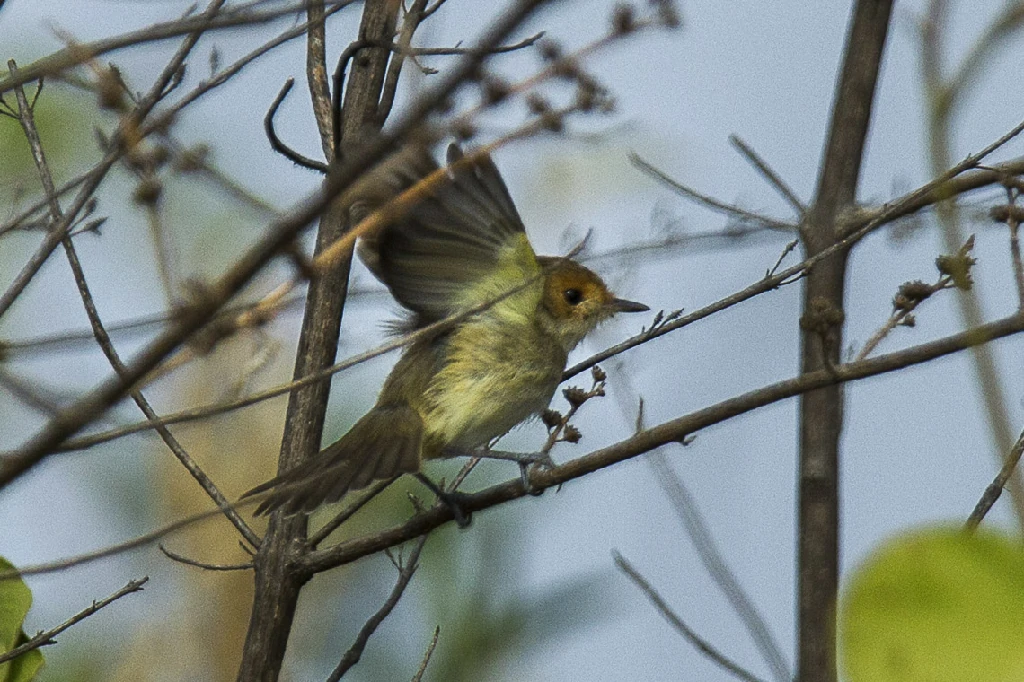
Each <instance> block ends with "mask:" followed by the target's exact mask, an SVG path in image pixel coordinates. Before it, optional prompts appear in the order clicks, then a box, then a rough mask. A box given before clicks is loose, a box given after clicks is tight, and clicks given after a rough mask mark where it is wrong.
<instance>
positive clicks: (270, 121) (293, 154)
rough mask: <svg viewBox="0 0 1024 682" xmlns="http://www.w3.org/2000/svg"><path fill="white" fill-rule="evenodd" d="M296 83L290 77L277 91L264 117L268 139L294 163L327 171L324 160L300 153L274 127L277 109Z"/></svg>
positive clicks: (281, 153) (272, 146)
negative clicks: (278, 134) (285, 141)
mask: <svg viewBox="0 0 1024 682" xmlns="http://www.w3.org/2000/svg"><path fill="white" fill-rule="evenodd" d="M294 85H295V79H294V78H289V79H288V80H286V81H285V82H284V85H283V86H281V90H280V91H279V92H278V93H277V97H275V98H274V101H273V103H271V105H270V109H268V110H267V115H266V116H264V117H263V129H264V130H265V131H266V133H267V139H268V140H269V141H270V146H271V148H272V149H273V150H274V151H275V152H277V153H278V154H280V155H281V156H283V157H285V158H286V159H288V160H289V161H291V162H292V163H294V164H296V165H298V166H302V167H303V168H308V169H309V170H312V171H316V172H318V173H326V172H327V164H326V163H324V162H322V161H317V160H315V159H311V158H309V157H308V156H303V155H302V154H300V153H298V152H297V151H295V150H294V149H292V148H291V147H289V146H288V145H286V144H285V143H284V142H282V141H281V138H279V137H278V136H277V131H276V130H275V129H274V117H275V116H277V110H278V109H279V108H280V106H281V103H282V102H284V98H285V97H287V96H288V93H289V92H291V90H292V86H294Z"/></svg>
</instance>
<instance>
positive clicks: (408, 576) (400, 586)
mask: <svg viewBox="0 0 1024 682" xmlns="http://www.w3.org/2000/svg"><path fill="white" fill-rule="evenodd" d="M426 541H427V536H426V535H424V536H423V537H421V538H420V539H419V541H418V542H417V543H416V545H415V547H413V550H412V552H410V553H409V558H408V559H406V561H405V563H404V564H402V565H400V566H399V571H398V581H397V582H396V583H395V587H394V588H393V589H392V590H391V594H390V595H389V596H388V598H387V601H385V602H384V604H383V605H382V606H381V607H380V608H379V609H378V610H377V612H376V613H374V614H373V615H372V616H370V618H369V619H368V620H367V621H366V623H364V624H363V627H362V628H361V629H360V630H359V634H358V635H356V641H355V642H353V643H352V646H351V647H349V649H348V651H346V652H345V655H344V656H342V657H341V661H340V662H339V663H338V667H337V668H335V669H334V672H332V673H331V675H330V676H329V677H328V678H327V682H338V680H340V679H341V678H342V677H343V676H344V675H345V673H347V672H348V671H349V669H351V668H352V666H354V665H355V664H356V663H358V662H359V659H360V658H361V657H362V655H363V650H364V649H365V648H366V644H367V642H369V641H370V637H371V636H373V633H374V632H376V630H377V628H378V627H380V624H381V623H383V622H384V619H385V618H387V617H388V616H389V615H390V614H391V611H393V610H394V608H395V606H397V605H398V600H399V599H401V598H402V595H403V594H404V593H405V588H406V587H408V586H409V581H410V580H412V577H413V575H415V573H416V569H417V568H419V560H420V551H421V550H422V549H423V545H424V544H425V543H426ZM424 667H425V666H424Z"/></svg>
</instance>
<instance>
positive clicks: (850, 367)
mask: <svg viewBox="0 0 1024 682" xmlns="http://www.w3.org/2000/svg"><path fill="white" fill-rule="evenodd" d="M1022 331H1024V315H1021V314H1015V315H1011V316H1009V317H1005V318H1002V319H999V320H996V321H994V322H990V323H988V324H985V325H982V326H980V327H976V328H974V329H970V330H967V331H964V332H960V333H959V334H954V335H952V336H947V337H943V338H941V339H937V340H935V341H931V342H929V343H924V344H921V345H918V346H912V347H910V348H907V349H905V350H901V351H896V352H893V353H888V354H883V355H878V356H875V357H873V358H868V359H866V360H861V361H859V362H850V363H845V364H837V365H835V366H833V367H830V368H827V369H822V370H818V371H815V372H810V373H807V374H803V375H801V376H799V377H796V378H793V379H788V380H785V381H780V382H777V383H774V384H769V385H768V386H764V387H763V388H760V389H756V390H754V391H749V392H747V393H743V394H741V395H738V396H735V397H733V398H730V399H728V400H724V401H722V402H720V403H717V404H715V405H710V406H708V407H706V408H703V409H700V410H697V411H696V412H692V413H690V414H688V415H684V416H681V417H677V418H676V419H672V420H670V421H667V422H664V423H662V424H660V425H658V426H654V427H651V428H649V429H646V430H645V431H643V432H642V433H639V434H635V435H634V436H632V437H630V438H627V439H625V440H623V441H620V442H619V443H616V444H614V445H610V446H608V447H606V448H602V449H600V450H595V451H593V452H591V453H589V454H587V455H584V456H582V457H578V458H576V459H573V460H569V461H567V462H564V463H563V464H560V465H559V466H557V467H555V468H554V469H550V470H546V471H539V472H536V473H534V474H533V476H532V477H531V482H532V483H533V485H534V486H536V487H538V488H550V487H554V486H558V485H561V484H564V483H566V482H568V481H570V480H573V479H576V478H579V477H581V476H585V475H587V474H589V473H591V472H593V471H597V470H598V469H603V468H605V467H608V466H611V465H612V464H616V463H618V462H621V461H624V460H627V459H630V458H632V457H636V456H637V455H640V454H643V453H645V452H649V451H651V450H653V449H655V448H657V447H660V446H662V445H665V444H667V443H674V442H678V441H680V440H682V439H684V438H686V437H687V436H688V435H690V434H693V433H696V432H697V431H700V430H702V429H704V428H707V427H708V426H710V425H712V424H718V423H721V422H723V421H725V420H727V419H731V418H733V417H735V416H737V415H740V414H745V413H747V412H750V411H752V410H755V409H757V408H759V407H764V406H765V405H769V404H772V403H775V402H778V401H780V400H785V399H788V398H792V397H795V396H797V395H800V394H802V393H806V392H807V391H812V390H816V389H819V388H823V387H826V386H832V385H836V384H841V383H847V382H851V381H857V380H861V379H865V378H867V377H871V376H878V375H880V374H886V373H888V372H894V371H896V370H899V369H902V368H904V367H910V366H913V365H918V364H921V363H925V362H929V361H931V360H934V359H935V358H939V357H944V356H946V355H951V354H953V353H957V352H960V351H963V350H966V349H968V348H971V347H973V346H975V345H977V344H979V343H988V342H990V341H993V340H995V339H1000V338H1005V337H1008V336H1012V335H1015V334H1019V333H1021V332H1022ZM525 494H526V491H525V489H524V487H523V484H522V482H521V481H520V480H519V479H518V478H516V479H512V480H510V481H507V482H505V483H502V484H498V485H495V486H492V487H490V488H487V489H485V490H481V491H479V492H477V493H473V494H465V495H464V497H463V498H461V499H460V504H462V506H463V507H464V508H465V511H467V512H470V513H471V512H476V511H480V510H482V509H487V508H490V507H493V506H496V505H499V504H503V503H505V502H508V501H510V500H513V499H518V498H520V497H523V496H524V495H525ZM451 520H452V514H451V512H450V511H449V510H447V509H445V508H442V507H438V508H434V509H431V510H429V511H427V512H424V513H423V514H418V515H416V516H414V517H413V518H411V519H409V520H408V521H406V522H405V523H403V524H401V525H398V526H394V527H392V528H389V529H386V530H383V531H380V532H378V533H374V534H372V535H368V536H366V537H362V538H354V539H352V540H346V541H344V542H341V543H339V544H337V545H334V546H332V547H329V548H327V549H322V550H319V551H317V552H312V553H310V554H308V555H306V556H305V557H303V558H302V560H301V563H302V565H303V566H304V568H305V569H306V570H307V571H308V572H310V573H317V572H320V571H324V570H328V569H330V568H333V567H335V566H340V565H343V564H347V563H351V562H352V561H355V560H356V559H358V558H360V557H363V556H367V555H369V554H373V553H374V552H378V551H381V550H383V549H385V548H387V547H392V546H394V545H397V544H401V543H402V542H405V541H407V540H410V539H412V538H414V537H417V536H419V535H422V534H423V533H426V532H429V531H431V530H433V529H434V528H437V527H438V526H440V525H443V524H444V523H447V522H448V521H451ZM25 570H27V569H24V570H23V572H24V571H25Z"/></svg>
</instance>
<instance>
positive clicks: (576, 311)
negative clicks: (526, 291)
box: [538, 258, 650, 353]
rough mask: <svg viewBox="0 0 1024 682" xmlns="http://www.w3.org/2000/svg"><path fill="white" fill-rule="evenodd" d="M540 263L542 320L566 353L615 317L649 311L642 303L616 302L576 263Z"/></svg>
mask: <svg viewBox="0 0 1024 682" xmlns="http://www.w3.org/2000/svg"><path fill="white" fill-rule="evenodd" d="M538 260H539V261H540V262H541V265H542V267H544V269H545V274H544V293H543V295H542V297H541V302H540V306H539V309H538V313H539V317H540V319H541V321H542V324H543V325H544V326H545V327H546V328H547V329H548V331H549V332H550V333H552V334H553V335H554V336H555V337H556V338H558V340H559V342H560V343H561V345H562V347H563V348H564V349H565V351H566V352H567V353H568V352H569V351H571V350H572V349H573V348H575V347H576V344H578V343H579V342H580V341H582V340H583V337H585V336H586V335H587V334H589V333H590V332H592V331H593V330H594V329H595V328H596V327H597V325H599V324H600V323H601V322H604V321H605V320H607V319H608V318H610V317H611V316H612V315H614V314H615V313H639V312H643V311H645V310H650V308H648V307H647V306H645V305H644V304H643V303H636V302H634V301H627V300H624V299H621V298H616V297H615V295H614V294H613V293H612V292H611V291H610V290H609V289H608V286H607V285H606V284H605V283H604V282H603V281H602V280H601V278H600V277H598V276H597V275H596V274H595V273H594V272H593V271H592V270H589V269H587V268H585V267H583V266H582V265H580V264H579V263H577V262H575V261H573V260H570V259H568V258H538Z"/></svg>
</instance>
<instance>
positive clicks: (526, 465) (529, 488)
mask: <svg viewBox="0 0 1024 682" xmlns="http://www.w3.org/2000/svg"><path fill="white" fill-rule="evenodd" d="M523 460H524V461H521V462H520V463H519V477H520V479H521V480H522V482H523V490H525V491H526V494H527V495H532V496H534V497H539V496H540V495H543V494H544V488H538V487H537V486H535V485H534V484H533V481H531V480H530V471H531V470H533V469H554V468H555V461H554V460H553V459H551V455H550V454H548V453H546V452H537V453H531V454H530V455H524V457H523Z"/></svg>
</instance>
